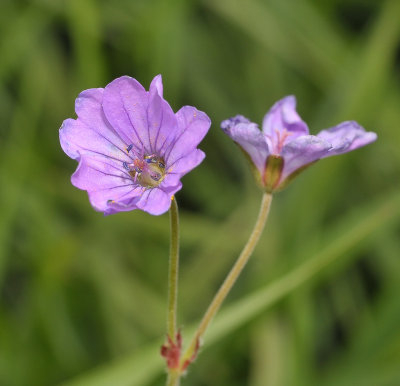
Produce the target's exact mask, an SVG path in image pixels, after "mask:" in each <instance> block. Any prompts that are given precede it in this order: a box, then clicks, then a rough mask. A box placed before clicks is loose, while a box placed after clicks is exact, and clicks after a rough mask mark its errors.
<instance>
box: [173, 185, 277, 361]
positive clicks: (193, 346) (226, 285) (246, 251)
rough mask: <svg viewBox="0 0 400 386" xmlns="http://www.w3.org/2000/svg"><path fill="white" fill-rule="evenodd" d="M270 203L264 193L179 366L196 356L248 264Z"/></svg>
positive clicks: (268, 196) (269, 196) (270, 197)
mask: <svg viewBox="0 0 400 386" xmlns="http://www.w3.org/2000/svg"><path fill="white" fill-rule="evenodd" d="M271 201H272V195H271V194H269V193H264V195H263V198H262V203H261V207H260V212H259V214H258V218H257V221H256V224H255V226H254V229H253V232H252V233H251V235H250V238H249V240H248V242H247V244H246V245H245V247H244V248H243V250H242V253H241V254H240V256H239V257H238V259H237V260H236V263H235V264H234V266H233V267H232V269H231V271H230V272H229V274H228V276H227V277H226V279H225V281H224V282H223V283H222V285H221V287H220V288H219V290H218V292H217V294H216V295H215V297H214V299H213V300H212V302H211V304H210V305H209V307H208V309H207V311H206V313H205V315H204V317H203V319H202V320H201V322H200V325H199V327H198V329H197V331H196V333H195V335H194V337H193V339H192V341H191V342H190V344H189V346H188V348H187V350H186V351H185V353H184V355H183V356H182V359H181V362H180V363H181V366H182V365H184V363H185V362H186V361H191V359H192V358H193V356H195V355H196V350H197V348H198V345H199V342H200V340H201V338H202V337H203V335H204V333H205V332H206V330H207V328H208V326H209V324H210V322H211V320H212V319H213V317H214V316H215V314H216V313H217V311H218V310H219V308H220V307H221V304H222V303H223V301H224V300H225V298H226V296H227V295H228V293H229V291H230V290H231V288H232V286H233V285H234V284H235V282H236V280H237V278H238V277H239V275H240V273H241V272H242V270H243V268H244V266H245V265H246V263H247V262H248V260H249V258H250V256H251V254H252V252H253V250H254V248H255V246H256V245H257V242H258V240H259V238H260V235H261V233H262V231H263V229H264V225H265V223H266V221H267V218H268V213H269V208H270V205H271Z"/></svg>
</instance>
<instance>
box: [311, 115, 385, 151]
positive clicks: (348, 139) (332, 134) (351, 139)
mask: <svg viewBox="0 0 400 386" xmlns="http://www.w3.org/2000/svg"><path fill="white" fill-rule="evenodd" d="M317 137H318V138H322V139H324V140H326V141H328V142H330V143H331V145H332V149H331V150H330V151H329V152H328V153H327V154H326V155H324V157H329V156H331V155H336V154H343V153H347V152H348V151H351V150H354V149H357V148H359V147H361V146H365V145H367V144H369V143H371V142H374V141H375V140H376V139H377V135H376V134H375V133H373V132H367V131H365V129H364V128H363V127H362V126H360V125H359V124H358V123H357V122H355V121H346V122H342V123H340V124H339V125H337V126H334V127H331V128H329V129H327V130H322V131H321V132H320V133H319V134H318V135H317Z"/></svg>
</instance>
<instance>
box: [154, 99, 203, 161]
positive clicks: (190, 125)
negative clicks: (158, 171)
mask: <svg viewBox="0 0 400 386" xmlns="http://www.w3.org/2000/svg"><path fill="white" fill-rule="evenodd" d="M175 116H176V119H177V122H178V127H177V128H176V129H175V130H177V131H178V133H179V134H178V136H177V137H176V139H174V140H173V141H171V142H170V141H168V140H167V143H166V144H164V145H163V146H162V151H163V152H164V154H165V156H164V160H165V162H166V165H167V168H168V167H169V166H170V165H173V164H174V163H175V162H176V161H177V160H178V159H179V158H182V157H184V156H186V155H187V154H189V153H191V152H192V151H193V150H194V149H195V148H196V147H197V145H198V144H199V143H200V142H201V140H202V139H203V138H204V136H205V135H206V134H207V131H208V130H209V128H210V125H211V120H210V118H208V116H207V115H206V114H205V113H203V112H202V111H199V110H197V109H196V108H195V107H192V106H184V107H182V108H181V109H180V110H179V111H178V112H177V113H176V114H175Z"/></svg>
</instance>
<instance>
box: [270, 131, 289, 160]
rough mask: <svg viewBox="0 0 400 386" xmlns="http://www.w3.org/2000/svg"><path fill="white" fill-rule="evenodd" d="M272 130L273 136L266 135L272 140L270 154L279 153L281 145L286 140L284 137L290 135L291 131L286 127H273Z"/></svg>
mask: <svg viewBox="0 0 400 386" xmlns="http://www.w3.org/2000/svg"><path fill="white" fill-rule="evenodd" d="M274 132H275V137H273V135H267V137H268V138H269V139H270V141H271V142H272V154H273V155H280V154H281V151H282V148H283V145H284V144H285V142H286V138H287V137H289V136H291V135H292V134H293V133H291V132H290V131H288V130H286V129H282V130H278V129H275V130H274Z"/></svg>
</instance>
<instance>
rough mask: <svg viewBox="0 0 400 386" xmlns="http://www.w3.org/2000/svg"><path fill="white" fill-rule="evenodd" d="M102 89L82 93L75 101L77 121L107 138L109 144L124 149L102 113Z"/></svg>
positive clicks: (119, 137) (125, 144)
mask: <svg viewBox="0 0 400 386" xmlns="http://www.w3.org/2000/svg"><path fill="white" fill-rule="evenodd" d="M103 93H104V89H103V88H91V89H88V90H85V91H82V92H81V93H80V94H79V95H78V98H76V100H75V112H76V115H77V116H78V118H79V120H80V121H82V122H83V123H85V124H86V126H87V127H89V128H90V129H91V130H93V131H95V132H96V133H98V134H100V135H102V136H103V137H105V138H107V139H108V140H109V141H110V142H112V143H113V144H115V145H116V146H118V147H120V148H121V149H125V148H126V147H127V145H129V144H130V142H129V143H126V142H125V141H124V140H123V139H122V138H121V136H120V135H118V133H117V132H116V131H115V130H114V129H113V127H112V126H111V125H110V123H109V122H108V121H107V119H106V117H105V115H104V111H103V106H102V103H103Z"/></svg>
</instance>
